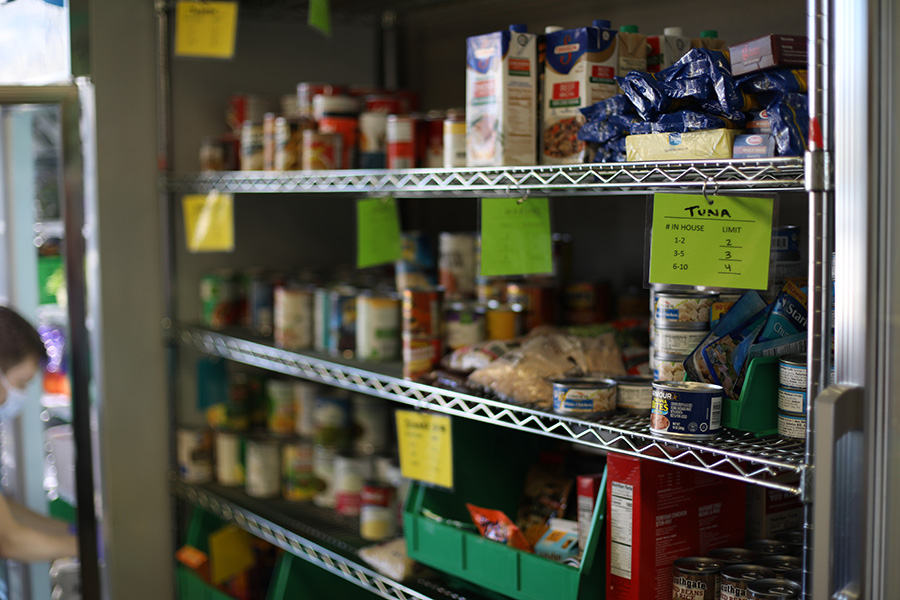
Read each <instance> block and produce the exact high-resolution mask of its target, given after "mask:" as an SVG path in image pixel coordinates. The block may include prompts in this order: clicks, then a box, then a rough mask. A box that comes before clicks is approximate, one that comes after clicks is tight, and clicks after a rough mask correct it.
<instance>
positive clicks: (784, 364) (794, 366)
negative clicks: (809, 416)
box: [778, 354, 806, 412]
mask: <svg viewBox="0 0 900 600" xmlns="http://www.w3.org/2000/svg"><path fill="white" fill-rule="evenodd" d="M778 385H780V386H781V387H783V388H792V389H795V390H805V389H806V356H805V355H803V354H792V355H790V356H782V357H780V358H779V359H778ZM793 412H798V411H793Z"/></svg>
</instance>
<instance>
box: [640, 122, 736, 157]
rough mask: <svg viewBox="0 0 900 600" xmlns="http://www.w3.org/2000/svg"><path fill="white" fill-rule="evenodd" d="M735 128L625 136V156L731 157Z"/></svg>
mask: <svg viewBox="0 0 900 600" xmlns="http://www.w3.org/2000/svg"><path fill="white" fill-rule="evenodd" d="M738 133H740V132H739V131H738V130H736V129H706V130H703V131H691V132H689V133H648V134H645V135H629V136H628V137H627V138H625V152H626V156H627V160H628V161H629V162H632V161H644V160H712V159H717V158H731V157H732V151H733V147H734V137H735V136H736V135H737V134H738Z"/></svg>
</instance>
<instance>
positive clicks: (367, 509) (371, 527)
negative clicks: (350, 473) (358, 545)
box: [359, 481, 397, 542]
mask: <svg viewBox="0 0 900 600" xmlns="http://www.w3.org/2000/svg"><path fill="white" fill-rule="evenodd" d="M396 516H397V510H396V508H394V488H393V487H391V486H389V485H383V484H381V483H378V482H376V481H367V482H366V483H365V485H364V486H363V489H362V506H361V507H360V511H359V535H360V537H362V538H363V539H364V540H371V541H373V542H377V541H381V540H386V539H390V538H392V537H394V536H395V535H397V517H396Z"/></svg>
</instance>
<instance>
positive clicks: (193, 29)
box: [175, 0, 238, 58]
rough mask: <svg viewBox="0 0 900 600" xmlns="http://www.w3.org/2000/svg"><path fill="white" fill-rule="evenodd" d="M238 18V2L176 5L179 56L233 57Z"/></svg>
mask: <svg viewBox="0 0 900 600" xmlns="http://www.w3.org/2000/svg"><path fill="white" fill-rule="evenodd" d="M237 17H238V6H237V2H222V1H209V2H206V1H204V2H198V1H196V0H191V1H188V0H180V1H179V2H176V4H175V56H190V57H195V58H231V57H233V56H234V40H235V37H236V35H237Z"/></svg>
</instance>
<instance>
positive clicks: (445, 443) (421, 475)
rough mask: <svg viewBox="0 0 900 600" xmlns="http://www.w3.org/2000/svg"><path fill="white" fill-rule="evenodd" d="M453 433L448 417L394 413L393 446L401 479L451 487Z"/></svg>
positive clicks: (408, 411)
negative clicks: (397, 456) (396, 447)
mask: <svg viewBox="0 0 900 600" xmlns="http://www.w3.org/2000/svg"><path fill="white" fill-rule="evenodd" d="M452 434H453V429H452V421H451V420H450V417H447V416H444V415H434V414H430V413H422V412H414V411H410V410H398V411H397V442H398V445H399V447H400V470H401V471H402V473H403V476H404V477H408V478H409V479H414V480H416V481H424V482H425V483H431V484H434V485H437V486H440V487H445V488H452V487H453V435H452Z"/></svg>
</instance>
